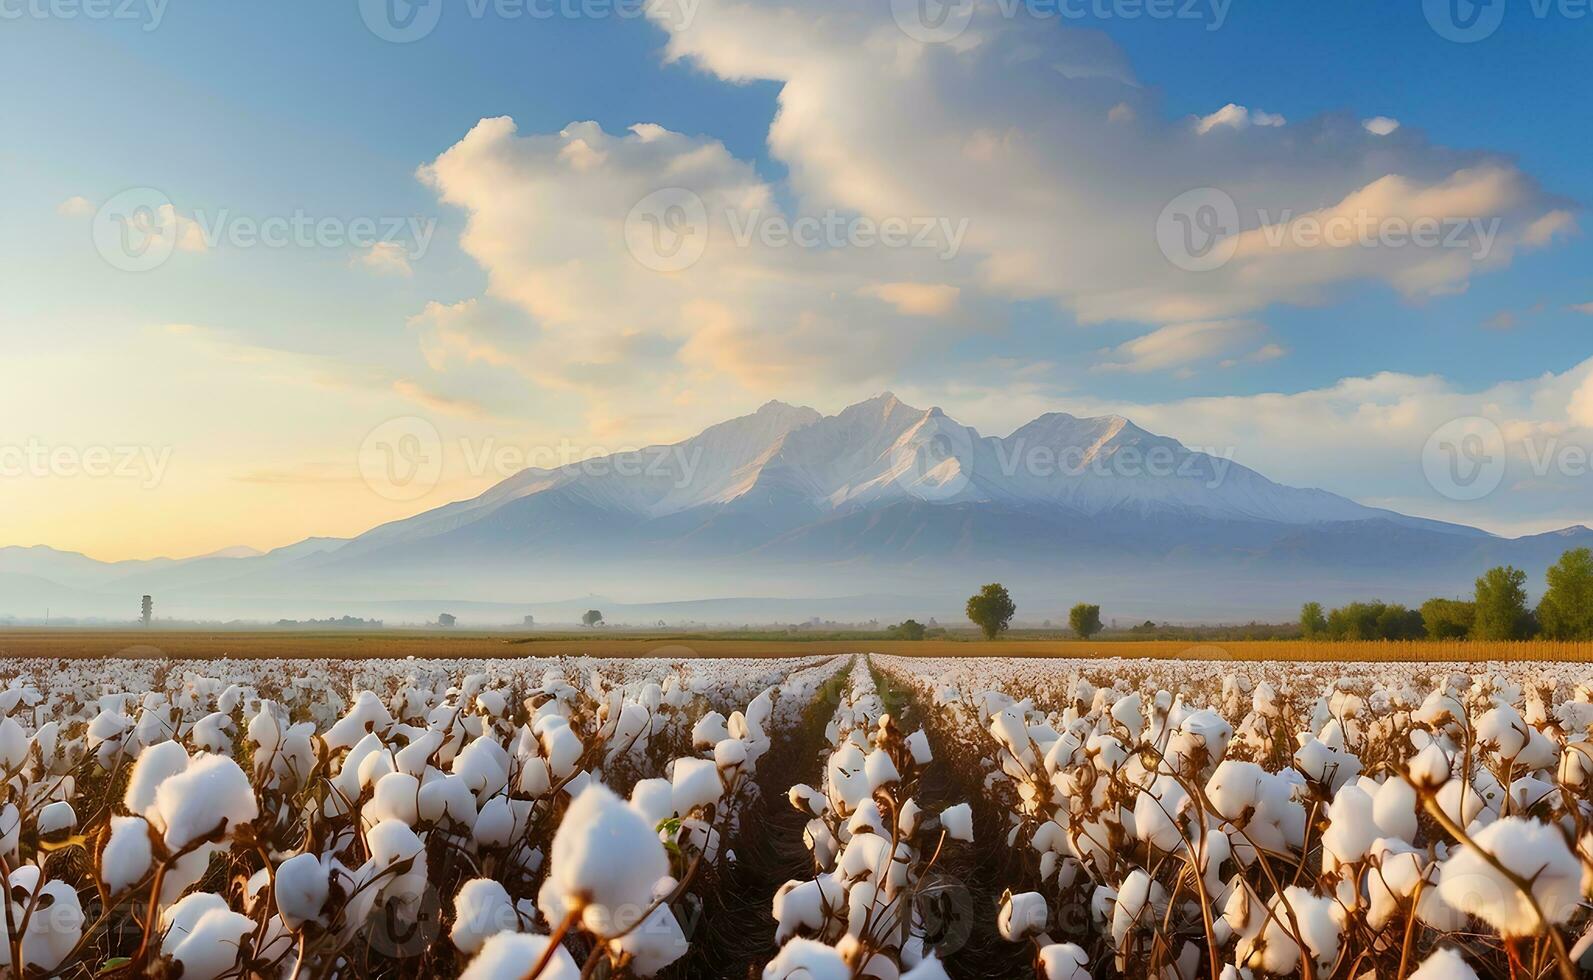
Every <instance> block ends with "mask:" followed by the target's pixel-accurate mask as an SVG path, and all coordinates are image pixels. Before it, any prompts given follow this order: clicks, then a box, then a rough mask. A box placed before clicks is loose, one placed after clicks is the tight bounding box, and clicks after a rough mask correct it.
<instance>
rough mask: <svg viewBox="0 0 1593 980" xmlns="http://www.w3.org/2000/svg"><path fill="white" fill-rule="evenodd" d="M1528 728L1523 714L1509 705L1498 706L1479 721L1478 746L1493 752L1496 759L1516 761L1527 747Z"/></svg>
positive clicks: (1477, 730)
mask: <svg viewBox="0 0 1593 980" xmlns="http://www.w3.org/2000/svg"><path fill="white" fill-rule="evenodd" d="M1527 732H1528V726H1527V723H1526V720H1525V719H1523V718H1522V717H1521V712H1519V711H1517V710H1516V709H1515V708H1513V707H1511V706H1510V705H1508V704H1498V705H1495V706H1494V707H1493V708H1491V709H1490V710H1489V711H1488V712H1487V713H1485V714H1484V715H1483V716H1482V717H1481V718H1479V719H1478V720H1477V726H1476V737H1477V742H1478V744H1480V745H1482V746H1483V747H1485V748H1487V749H1489V750H1491V752H1492V753H1493V756H1494V758H1495V759H1514V758H1515V757H1516V756H1517V755H1519V754H1520V753H1521V750H1522V749H1524V748H1526V747H1527Z"/></svg>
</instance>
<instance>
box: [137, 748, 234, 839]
mask: <svg viewBox="0 0 1593 980" xmlns="http://www.w3.org/2000/svg"><path fill="white" fill-rule="evenodd" d="M155 811H156V812H157V813H159V815H160V820H161V821H162V822H163V823H164V826H165V839H166V846H167V847H168V848H169V849H171V850H173V851H180V850H182V849H183V848H184V847H186V846H188V845H189V844H190V843H192V842H193V841H195V840H198V839H199V838H201V837H204V836H206V835H208V834H212V833H215V832H216V831H217V830H220V829H222V828H223V827H225V828H226V829H227V830H228V831H231V830H232V829H233V828H235V827H237V826H238V825H240V824H246V823H250V822H251V821H253V820H254V819H255V818H256V817H258V816H259V815H260V804H259V801H258V800H256V799H255V795H254V787H253V786H250V785H249V777H248V776H245V775H244V773H243V770H242V769H239V768H238V764H237V763H236V762H233V761H232V760H231V759H229V758H227V757H226V756H224V755H201V756H198V757H196V758H195V759H194V760H193V761H192V762H190V763H189V764H188V768H187V769H184V770H183V771H182V772H180V773H177V774H176V775H174V776H170V777H168V778H167V779H165V780H164V781H162V782H161V784H160V786H159V787H158V788H157V789H156V790H155Z"/></svg>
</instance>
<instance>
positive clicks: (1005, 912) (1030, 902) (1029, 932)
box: [996, 892, 1051, 943]
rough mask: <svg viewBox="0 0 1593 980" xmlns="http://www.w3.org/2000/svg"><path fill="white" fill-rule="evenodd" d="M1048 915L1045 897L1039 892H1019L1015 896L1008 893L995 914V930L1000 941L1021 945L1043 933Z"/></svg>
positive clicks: (1048, 910)
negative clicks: (999, 934)
mask: <svg viewBox="0 0 1593 980" xmlns="http://www.w3.org/2000/svg"><path fill="white" fill-rule="evenodd" d="M1050 915H1051V911H1050V909H1049V908H1047V907H1046V904H1045V896H1044V895H1041V894H1040V893H1039V892H1021V893H1019V894H1017V895H1014V894H1012V893H1011V892H1008V893H1007V894H1005V895H1003V896H1002V898H1001V907H1000V909H999V911H997V912H996V929H997V931H999V932H1000V933H1001V938H1002V939H1005V940H1007V941H1008V942H1012V943H1021V942H1023V941H1024V940H1025V939H1028V938H1029V937H1031V936H1038V935H1040V934H1041V933H1043V932H1045V926H1046V920H1047V919H1048V918H1049V917H1050Z"/></svg>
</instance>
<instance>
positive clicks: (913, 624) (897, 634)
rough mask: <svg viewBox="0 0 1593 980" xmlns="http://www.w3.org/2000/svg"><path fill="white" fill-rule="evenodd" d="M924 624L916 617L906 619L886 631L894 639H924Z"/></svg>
mask: <svg viewBox="0 0 1593 980" xmlns="http://www.w3.org/2000/svg"><path fill="white" fill-rule="evenodd" d="M925 632H926V630H925V629H924V624H923V623H920V622H919V621H918V620H916V619H904V620H902V621H901V622H900V623H898V624H897V625H895V626H892V627H891V628H890V629H889V630H887V631H886V635H888V636H889V637H890V638H891V639H893V640H922V639H923V638H924V633H925Z"/></svg>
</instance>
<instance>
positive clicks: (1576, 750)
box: [1558, 742, 1593, 787]
mask: <svg viewBox="0 0 1593 980" xmlns="http://www.w3.org/2000/svg"><path fill="white" fill-rule="evenodd" d="M1558 778H1559V781H1560V782H1562V783H1564V784H1565V785H1567V786H1576V787H1580V786H1585V785H1587V783H1588V781H1589V780H1590V779H1593V742H1569V743H1567V744H1566V746H1565V749H1564V751H1563V752H1561V754H1560V766H1559V770H1558Z"/></svg>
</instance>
